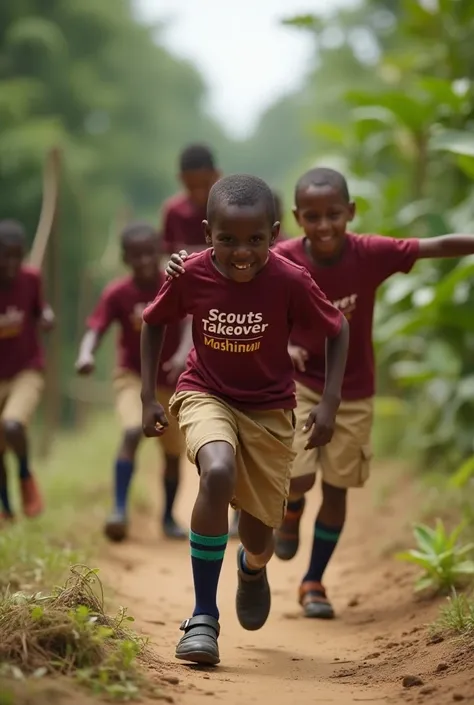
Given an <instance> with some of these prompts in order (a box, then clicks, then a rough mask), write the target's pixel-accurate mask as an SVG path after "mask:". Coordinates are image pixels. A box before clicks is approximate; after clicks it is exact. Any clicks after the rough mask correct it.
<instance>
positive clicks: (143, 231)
mask: <svg viewBox="0 0 474 705" xmlns="http://www.w3.org/2000/svg"><path fill="white" fill-rule="evenodd" d="M143 236H145V237H151V238H157V237H158V233H157V231H156V228H154V227H153V226H152V225H150V224H149V223H145V222H136V223H129V224H128V225H126V226H125V227H124V228H123V229H122V232H121V233H120V244H121V245H122V249H125V248H126V247H128V245H130V243H131V242H133V240H135V239H137V240H138V239H140V238H142V237H143Z"/></svg>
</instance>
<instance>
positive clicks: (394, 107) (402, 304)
mask: <svg viewBox="0 0 474 705" xmlns="http://www.w3.org/2000/svg"><path fill="white" fill-rule="evenodd" d="M285 23H286V24H287V25H290V26H294V27H295V28H296V29H298V30H300V31H306V32H309V33H311V35H312V36H313V37H314V44H315V62H314V69H313V72H312V73H311V74H310V75H309V77H308V81H307V84H306V85H305V87H304V88H303V89H302V90H301V92H300V93H299V95H298V97H297V98H296V97H295V99H294V103H296V100H298V101H299V104H300V106H305V105H310V106H311V110H308V111H307V112H304V108H303V107H301V108H300V113H299V114H300V115H304V116H305V119H306V120H307V121H308V122H311V128H310V129H309V131H308V134H310V135H311V136H312V146H311V148H310V150H307V154H306V155H305V157H304V158H302V157H299V156H298V155H296V156H295V159H297V160H298V161H299V167H298V169H292V172H293V173H295V174H297V173H298V172H299V173H301V171H302V170H303V169H306V168H308V167H309V166H310V165H312V164H315V163H317V164H325V165H328V166H334V167H335V168H337V169H340V170H342V171H343V172H344V173H345V175H346V176H347V177H348V179H349V183H350V187H351V191H352V195H353V197H354V198H355V200H356V202H357V206H358V215H357V219H356V221H355V223H354V226H355V228H356V229H358V230H359V231H362V232H364V231H365V232H380V233H383V234H387V235H392V236H395V237H406V236H415V237H421V238H423V237H430V236H433V235H440V234H444V233H448V232H464V233H470V232H471V233H473V232H474V197H473V195H472V188H471V184H472V178H473V176H474V139H473V137H472V128H473V125H474V108H473V106H474V82H473V81H472V79H471V77H472V76H473V75H474V51H473V48H472V40H471V37H472V35H471V32H472V29H473V27H474V5H473V4H472V3H470V2H469V0H459V2H456V3H455V4H454V5H453V3H448V2H438V3H429V4H427V3H419V2H410V1H409V0H406V2H402V3H398V4H397V3H393V2H387V1H386V0H364V2H362V3H361V4H360V5H359V6H358V7H357V8H356V9H354V10H349V11H348V10H344V11H335V12H333V13H332V14H331V15H330V16H329V17H326V18H324V19H323V18H320V17H316V18H313V17H311V16H303V17H296V18H293V20H286V21H285ZM295 31H296V30H295ZM300 119H301V117H300ZM292 179H293V183H294V178H293V177H292ZM293 183H290V182H288V193H290V189H291V188H292V185H293ZM473 273H474V266H473V259H472V258H465V260H464V261H462V262H457V261H452V260H451V261H448V260H444V261H422V262H419V263H418V264H417V265H416V267H415V269H414V270H413V272H411V273H410V274H409V275H406V276H404V277H402V276H399V277H394V278H392V280H390V281H389V282H387V283H386V285H385V286H384V287H383V290H382V291H381V292H380V299H379V307H378V310H377V316H376V322H375V338H376V347H377V355H378V365H379V374H378V380H379V391H380V393H381V394H382V395H384V396H386V397H402V398H403V400H404V402H405V405H406V408H407V410H408V411H407V414H406V417H405V429H406V430H405V432H404V433H403V434H402V437H401V438H400V439H399V441H398V445H397V452H400V450H401V451H402V452H411V453H414V452H415V453H416V454H417V456H418V457H419V459H420V462H421V464H423V465H424V466H428V467H430V468H433V467H439V468H441V469H442V470H443V471H444V472H445V473H452V472H454V471H456V469H457V468H459V467H460V466H461V465H462V463H463V461H465V460H466V459H468V458H470V457H472V455H473V453H474V436H473V434H472V427H473V425H474V402H473V399H474V377H473V376H472V373H471V370H472V358H473V354H474V336H473V333H472V310H473V307H474V290H473V287H472V275H473ZM464 471H465V469H464Z"/></svg>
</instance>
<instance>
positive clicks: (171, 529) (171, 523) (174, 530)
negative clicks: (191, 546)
mask: <svg viewBox="0 0 474 705" xmlns="http://www.w3.org/2000/svg"><path fill="white" fill-rule="evenodd" d="M163 533H164V535H165V536H166V538H168V539H177V540H180V541H182V540H183V539H187V538H188V535H189V532H188V531H185V530H184V529H183V528H182V527H181V526H179V524H177V523H176V522H175V520H174V519H173V518H172V517H170V518H168V519H165V520H164V521H163Z"/></svg>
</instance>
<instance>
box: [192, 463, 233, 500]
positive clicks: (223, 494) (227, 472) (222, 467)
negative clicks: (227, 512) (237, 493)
mask: <svg viewBox="0 0 474 705" xmlns="http://www.w3.org/2000/svg"><path fill="white" fill-rule="evenodd" d="M234 484H235V466H234V462H233V459H232V461H231V460H230V459H229V460H224V459H220V460H216V461H213V462H211V463H210V464H209V465H208V466H207V467H206V468H201V478H200V488H201V490H203V491H204V492H205V493H206V494H207V495H208V496H209V498H210V499H211V501H219V500H220V501H222V500H224V501H225V502H226V503H227V504H228V503H229V502H230V500H231V499H232V495H233V493H234Z"/></svg>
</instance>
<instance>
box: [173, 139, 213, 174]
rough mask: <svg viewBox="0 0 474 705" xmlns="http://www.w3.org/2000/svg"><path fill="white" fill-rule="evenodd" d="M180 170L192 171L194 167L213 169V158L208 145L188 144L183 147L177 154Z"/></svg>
mask: <svg viewBox="0 0 474 705" xmlns="http://www.w3.org/2000/svg"><path fill="white" fill-rule="evenodd" d="M179 168H180V169H181V171H194V170H195V169H212V170H213V169H215V168H216V164H215V158H214V155H213V153H212V152H211V150H210V149H209V147H207V146H206V145H205V144H190V145H188V146H187V147H185V148H184V149H183V151H182V152H181V154H180V156H179Z"/></svg>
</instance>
